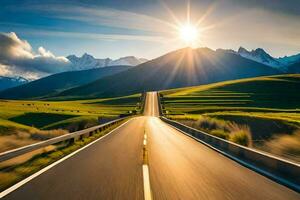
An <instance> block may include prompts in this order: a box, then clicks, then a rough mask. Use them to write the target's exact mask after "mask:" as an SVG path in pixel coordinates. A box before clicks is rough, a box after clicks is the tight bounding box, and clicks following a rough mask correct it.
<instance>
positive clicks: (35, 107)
mask: <svg viewBox="0 0 300 200" xmlns="http://www.w3.org/2000/svg"><path fill="white" fill-rule="evenodd" d="M139 101H140V94H135V95H130V96H124V97H117V98H103V99H89V100H73V101H29V100H26V101H25V100H0V152H1V151H5V150H9V149H13V148H17V147H20V146H23V145H25V144H31V143H34V142H38V141H41V140H44V139H48V138H50V137H52V136H53V137H54V136H56V135H58V134H57V133H58V132H61V133H62V134H63V133H66V132H73V131H78V130H81V129H85V128H88V127H91V126H94V125H97V124H99V120H100V122H101V123H102V122H106V121H108V120H110V119H115V118H118V117H119V115H121V114H126V113H129V112H131V111H136V112H139V110H140V102H139ZM20 135H22V137H20ZM24 135H26V137H24ZM4 136H5V137H4Z"/></svg>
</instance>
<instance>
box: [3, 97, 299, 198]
mask: <svg viewBox="0 0 300 200" xmlns="http://www.w3.org/2000/svg"><path fill="white" fill-rule="evenodd" d="M157 116H158V105H157V96H156V93H148V94H147V97H146V103H145V113H144V116H141V117H136V118H134V119H132V120H130V121H128V122H127V123H126V124H125V125H123V126H121V127H120V128H118V129H117V130H115V131H113V132H112V133H111V134H110V135H108V136H106V137H105V138H103V139H101V140H99V141H97V142H96V143H94V144H92V145H91V146H89V147H87V148H85V149H84V150H82V151H80V152H78V153H77V154H75V155H74V156H72V157H71V158H68V159H67V160H65V161H63V162H61V163H59V164H58V165H56V166H54V167H53V168H51V169H49V170H48V171H46V172H44V173H43V174H41V175H39V176H38V177H36V178H34V179H33V180H31V181H29V182H27V183H26V184H24V185H23V186H21V187H19V188H18V189H16V190H14V191H13V192H11V193H10V194H8V195H7V196H5V197H4V199H30V200H35V199H37V200H40V199H43V200H45V199H51V200H52V199H56V200H59V199H72V200H76V199H122V200H123V199H130V200H133V199H144V187H143V181H144V179H143V170H142V165H143V140H144V134H146V135H147V141H148V142H147V152H148V159H147V160H148V162H147V163H148V166H149V176H150V188H151V196H152V198H153V199H171V200H174V199H184V200H190V199H222V200H223V199H249V200H250V199H251V200H253V199H270V200H276V199H289V200H292V199H298V200H299V199H300V195H299V194H298V193H296V192H294V191H292V190H290V189H288V188H286V187H284V186H282V185H279V184H277V183H275V182H273V181H271V180H269V179H268V178H265V177H264V176H262V175H259V174H257V173H255V172H253V171H251V170H250V169H248V168H245V167H243V166H241V165H239V164H238V163H236V162H234V161H232V160H230V159H228V158H227V157H225V156H223V155H221V154H219V153H217V152H216V151H214V150H212V149H210V148H209V147H207V146H205V145H203V144H201V143H199V142H197V141H195V140H193V139H192V138H190V137H188V136H186V135H184V134H182V133H180V132H178V131H177V130H175V129H174V128H172V127H170V126H169V125H167V124H165V123H164V122H162V121H161V120H160V119H159V118H157Z"/></svg>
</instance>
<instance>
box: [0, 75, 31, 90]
mask: <svg viewBox="0 0 300 200" xmlns="http://www.w3.org/2000/svg"><path fill="white" fill-rule="evenodd" d="M28 82H29V80H27V79H25V78H23V77H19V76H18V77H5V76H0V91H1V90H5V89H8V88H12V87H16V86H19V85H23V84H25V83H28Z"/></svg>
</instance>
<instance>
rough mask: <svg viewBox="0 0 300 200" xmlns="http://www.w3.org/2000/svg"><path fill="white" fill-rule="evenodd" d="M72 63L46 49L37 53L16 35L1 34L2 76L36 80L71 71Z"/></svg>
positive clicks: (41, 49)
mask: <svg viewBox="0 0 300 200" xmlns="http://www.w3.org/2000/svg"><path fill="white" fill-rule="evenodd" d="M71 67H72V66H71V63H70V61H69V60H68V59H67V58H65V57H61V56H55V55H54V54H53V53H51V52H50V51H48V50H46V49H45V48H44V47H39V48H38V50H37V52H34V51H33V50H32V47H31V45H30V44H29V43H28V42H27V41H26V40H22V39H20V38H19V37H18V36H17V35H16V33H14V32H11V33H1V32H0V75H2V76H22V77H24V78H28V79H36V78H40V77H42V76H46V75H49V74H52V73H58V72H63V71H68V70H70V69H71Z"/></svg>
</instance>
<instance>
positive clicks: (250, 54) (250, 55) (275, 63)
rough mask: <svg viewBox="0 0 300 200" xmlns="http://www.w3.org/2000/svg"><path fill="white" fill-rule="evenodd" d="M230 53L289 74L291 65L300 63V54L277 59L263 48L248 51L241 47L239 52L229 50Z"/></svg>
mask: <svg viewBox="0 0 300 200" xmlns="http://www.w3.org/2000/svg"><path fill="white" fill-rule="evenodd" d="M229 52H231V53H235V54H238V55H240V56H242V57H244V58H247V59H250V60H253V61H256V62H259V63H262V64H265V65H267V66H270V67H274V68H276V69H279V70H281V71H283V72H289V66H290V65H293V64H296V63H298V62H300V53H299V54H297V55H293V56H285V57H281V58H275V57H272V56H271V55H270V54H268V53H267V52H266V51H265V50H264V49H262V48H257V49H255V50H251V51H248V50H247V49H245V48H243V47H240V48H239V49H238V51H233V50H229Z"/></svg>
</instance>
